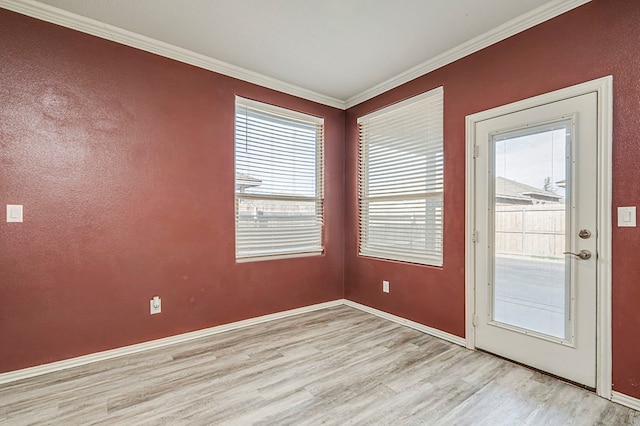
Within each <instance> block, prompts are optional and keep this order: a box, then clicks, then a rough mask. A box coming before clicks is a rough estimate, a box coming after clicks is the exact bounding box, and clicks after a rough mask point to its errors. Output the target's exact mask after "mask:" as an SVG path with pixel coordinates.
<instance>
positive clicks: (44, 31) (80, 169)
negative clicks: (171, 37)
mask: <svg viewBox="0 0 640 426" xmlns="http://www.w3.org/2000/svg"><path fill="white" fill-rule="evenodd" d="M236 94H238V95H241V96H244V97H248V98H253V99H257V100H260V101H264V102H268V103H273V104H277V105H279V106H283V107H286V108H291V109H295V110H299V111H302V112H306V113H310V114H314V115H318V116H322V117H325V126H326V134H325V136H326V138H325V141H326V147H325V154H326V160H325V161H326V166H325V176H326V183H325V185H326V187H325V193H326V214H325V223H326V228H325V247H326V254H325V255H323V256H319V257H310V258H299V259H292V260H279V261H266V262H254V263H243V264H236V263H235V261H234V167H233V162H234V157H233V155H234V154H233V131H234V130H233V128H234V99H235V95H236ZM343 146H344V111H340V110H337V109H334V108H330V107H325V106H322V105H318V104H316V103H313V102H309V101H305V100H302V99H299V98H295V97H293V96H289V95H285V94H282V93H278V92H275V91H273V90H269V89H265V88H262V87H259V86H256V85H252V84H249V83H245V82H242V81H239V80H235V79H233V78H229V77H225V76H221V75H218V74H215V73H212V72H209V71H205V70H202V69H199V68H196V67H192V66H189V65H185V64H182V63H178V62H176V61H172V60H169V59H166V58H162V57H159V56H155V55H153V54H149V53H145V52H142V51H139V50H136V49H132V48H128V47H125V46H122V45H118V44H116V43H112V42H109V41H106V40H103V39H99V38H95V37H91V36H89V35H86V34H82V33H79V32H76V31H72V30H69V29H64V28H62V27H58V26H56V25H52V24H48V23H45V22H42V21H38V20H35V19H31V18H27V17H24V16H21V15H18V14H15V13H12V12H9V11H6V10H4V9H0V205H1V207H2V209H4V208H5V207H4V205H5V204H23V205H24V216H25V222H24V223H6V222H5V218H4V213H2V216H1V218H2V220H1V221H0V372H6V371H10V370H16V369H20V368H24V367H29V366H34V365H38V364H42V363H48V362H52V361H58V360H61V359H65V358H70V357H75V356H79V355H83V354H88V353H92V352H97V351H102V350H106V349H112V348H116V347H120V346H124V345H129V344H133V343H138V342H143V341H148V340H151V339H156V338H161V337H165V336H170V335H174V334H178V333H182V332H187V331H191V330H197V329H202V328H206V327H211V326H215V325H218V324H223V323H228V322H232V321H237V320H241V319H246V318H251V317H256V316H259V315H264V314H269V313H273V312H278V311H283V310H287V309H292V308H297V307H301V306H306V305H311V304H315V303H320V302H325V301H329V300H335V299H339V298H342V297H343V271H344V268H343V259H344V256H343V247H344V242H343V229H344V221H343V213H344V212H343V188H344V183H343V180H344V151H343ZM154 295H159V296H161V297H162V313H161V314H160V315H154V316H150V315H149V299H150V298H151V297H152V296H154Z"/></svg>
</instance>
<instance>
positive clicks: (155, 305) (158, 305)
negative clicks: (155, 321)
mask: <svg viewBox="0 0 640 426" xmlns="http://www.w3.org/2000/svg"><path fill="white" fill-rule="evenodd" d="M160 312H162V299H160V298H159V297H158V296H155V297H154V298H153V299H151V300H149V313H150V314H151V315H153V314H159V313H160Z"/></svg>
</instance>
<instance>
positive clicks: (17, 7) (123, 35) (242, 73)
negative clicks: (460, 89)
mask: <svg viewBox="0 0 640 426" xmlns="http://www.w3.org/2000/svg"><path fill="white" fill-rule="evenodd" d="M590 1H591V0H552V1H550V2H549V3H547V4H545V5H543V6H541V7H539V8H537V9H534V10H532V11H531V12H529V13H526V14H524V15H521V16H519V17H517V18H515V19H512V20H511V21H509V22H507V23H505V24H503V25H501V26H499V27H497V28H495V29H493V30H491V31H488V32H486V33H484V34H481V35H479V36H477V37H475V38H473V39H471V40H469V41H467V42H465V43H463V44H461V45H459V46H457V47H455V48H453V49H451V50H448V51H447V52H444V53H443V54H441V55H438V56H436V57H434V58H432V59H429V60H428V61H425V62H423V63H421V64H419V65H416V66H415V67H413V68H410V69H408V70H407V71H404V72H403V73H401V74H399V75H397V76H396V77H392V78H390V79H389V80H386V81H384V82H382V83H380V84H378V85H375V86H373V87H371V88H370V89H367V90H365V91H363V92H361V93H359V94H358V95H355V96H353V97H351V98H349V99H347V100H346V101H343V100H340V99H336V98H333V97H331V96H326V95H323V94H321V93H317V92H314V91H312V90H308V89H305V88H303V87H299V86H296V85H293V84H289V83H286V82H284V81H281V80H277V79H275V78H272V77H268V76H265V75H263V74H259V73H256V72H253V71H250V70H247V69H244V68H241V67H238V66H235V65H231V64H228V63H226V62H222V61H219V60H217V59H213V58H210V57H208V56H205V55H201V54H199V53H195V52H192V51H190V50H187V49H183V48H181V47H177V46H173V45H171V44H168V43H164V42H161V41H158V40H154V39H152V38H149V37H145V36H142V35H140V34H136V33H134V32H132V31H127V30H124V29H122V28H118V27H115V26H113V25H109V24H105V23H102V22H99V21H96V20H94V19H90V18H86V17H84V16H80V15H77V14H75V13H71V12H67V11H64V10H62V9H58V8H56V7H52V6H49V5H46V4H43V3H39V2H38V1H35V0H0V7H2V8H4V9H8V10H11V11H13V12H17V13H20V14H23V15H27V16H31V17H32V18H36V19H40V20H42V21H47V22H51V23H53V24H57V25H61V26H63V27H66V28H71V29H74V30H77V31H80V32H83V33H86V34H91V35H94V36H96V37H100V38H104V39H107V40H110V41H113V42H116V43H120V44H124V45H126V46H130V47H134V48H136V49H140V50H144V51H146V52H150V53H154V54H156V55H160V56H164V57H166V58H170V59H174V60H176V61H179V62H184V63H186V64H189V65H193V66H196V67H199V68H203V69H206V70H209V71H213V72H216V73H219V74H223V75H226V76H229V77H233V78H237V79H239V80H243V81H246V82H249V83H253V84H257V85H259V86H263V87H266V88H269V89H273V90H277V91H279V92H283V93H287V94H289V95H293V96H298V97H300V98H303V99H307V100H310V101H313V102H317V103H320V104H323V105H327V106H331V107H334V108H339V109H348V108H351V107H353V106H355V105H357V104H359V103H362V102H364V101H367V100H369V99H371V98H373V97H375V96H378V95H380V94H382V93H384V92H386V91H388V90H391V89H393V88H395V87H398V86H400V85H402V84H404V83H407V82H409V81H411V80H413V79H415V78H417V77H420V76H422V75H425V74H427V73H429V72H431V71H434V70H436V69H438V68H441V67H443V66H445V65H447V64H450V63H452V62H454V61H457V60H458V59H461V58H463V57H465V56H468V55H470V54H472V53H475V52H477V51H479V50H481V49H484V48H485V47H488V46H491V45H492V44H495V43H497V42H499V41H502V40H504V39H506V38H508V37H511V36H512V35H515V34H517V33H519V32H522V31H525V30H527V29H529V28H531V27H533V26H535V25H538V24H541V23H542V22H545V21H548V20H549V19H552V18H555V17H556V16H558V15H561V14H563V13H565V12H568V11H569V10H572V9H574V8H576V7H578V6H581V5H583V4H585V3H588V2H590Z"/></svg>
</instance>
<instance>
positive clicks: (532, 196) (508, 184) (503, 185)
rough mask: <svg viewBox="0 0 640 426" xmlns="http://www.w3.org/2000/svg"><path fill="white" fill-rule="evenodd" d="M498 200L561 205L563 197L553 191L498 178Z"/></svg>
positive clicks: (515, 202)
mask: <svg viewBox="0 0 640 426" xmlns="http://www.w3.org/2000/svg"><path fill="white" fill-rule="evenodd" d="M496 199H500V200H501V201H502V202H504V203H509V202H513V203H514V204H534V203H536V202H541V201H543V202H548V203H560V202H561V201H562V199H563V197H562V196H561V195H558V194H556V193H554V192H551V191H547V190H544V189H541V188H535V187H533V186H529V185H525V184H524V183H520V182H516V181H514V180H511V179H506V178H503V177H500V176H496Z"/></svg>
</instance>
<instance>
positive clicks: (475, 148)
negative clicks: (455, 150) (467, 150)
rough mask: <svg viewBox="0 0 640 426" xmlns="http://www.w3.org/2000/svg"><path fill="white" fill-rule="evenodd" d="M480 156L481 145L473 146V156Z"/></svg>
mask: <svg viewBox="0 0 640 426" xmlns="http://www.w3.org/2000/svg"><path fill="white" fill-rule="evenodd" d="M479 156H480V147H479V146H478V145H474V146H473V158H478V157H479Z"/></svg>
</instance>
